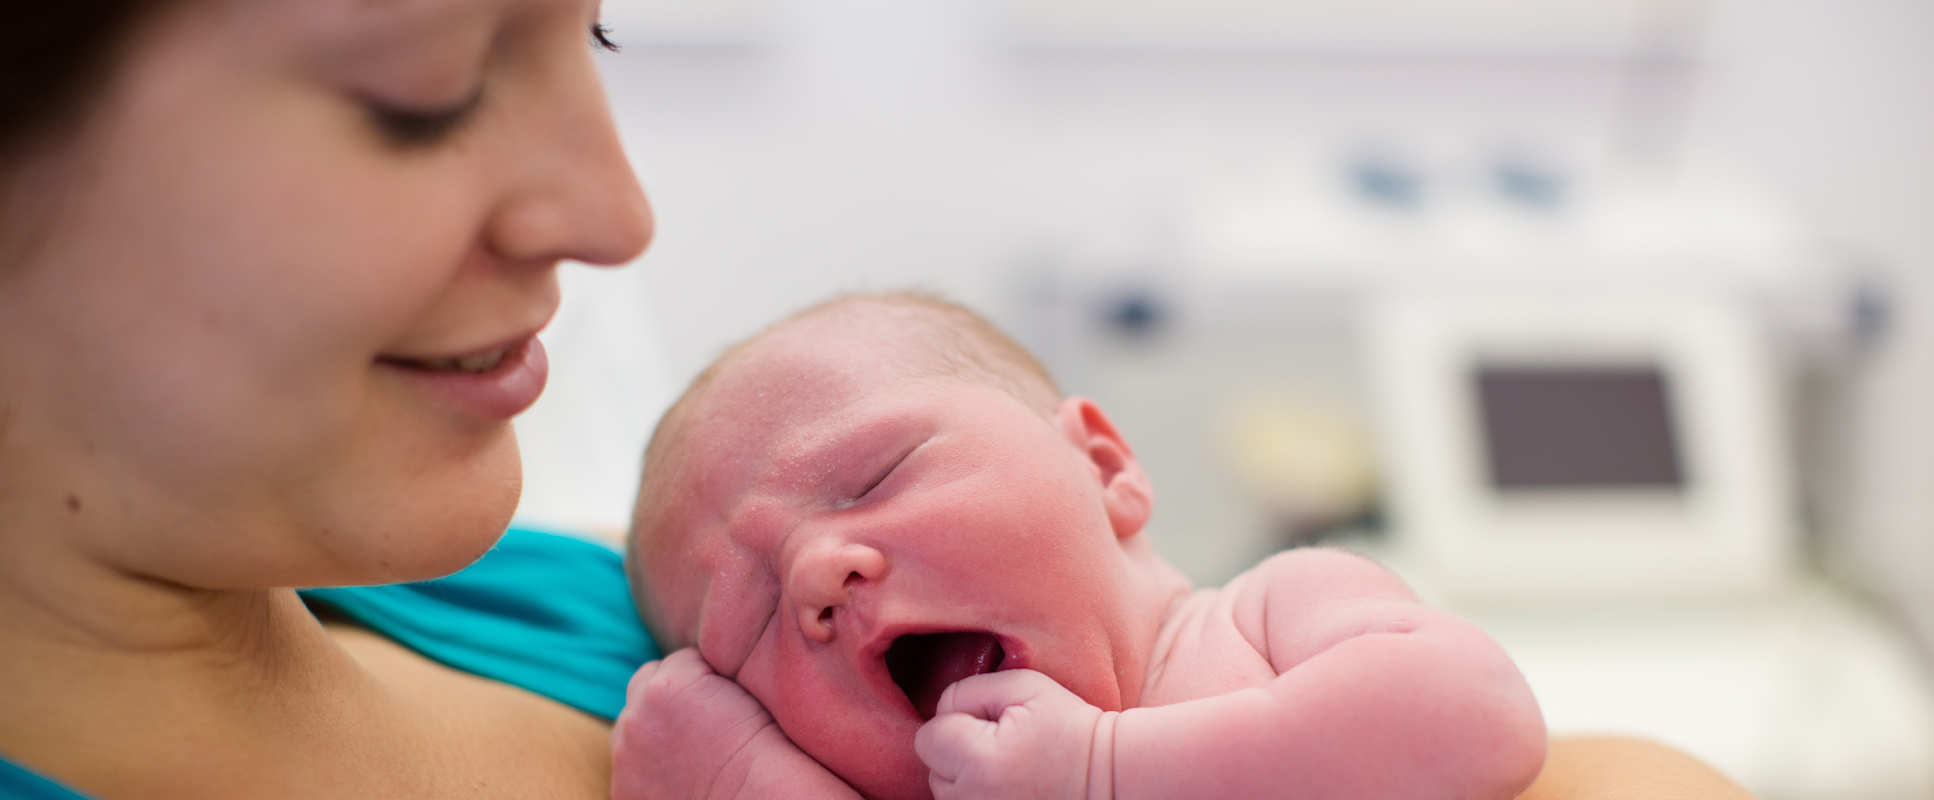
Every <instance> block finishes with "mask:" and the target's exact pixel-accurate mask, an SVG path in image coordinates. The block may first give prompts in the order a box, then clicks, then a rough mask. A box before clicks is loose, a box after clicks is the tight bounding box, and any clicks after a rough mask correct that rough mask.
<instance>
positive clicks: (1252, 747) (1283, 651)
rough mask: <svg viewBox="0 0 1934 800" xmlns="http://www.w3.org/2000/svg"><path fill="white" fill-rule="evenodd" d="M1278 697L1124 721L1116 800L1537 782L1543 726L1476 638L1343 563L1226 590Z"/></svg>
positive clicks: (1434, 791)
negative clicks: (1269, 670) (1266, 665)
mask: <svg viewBox="0 0 1934 800" xmlns="http://www.w3.org/2000/svg"><path fill="white" fill-rule="evenodd" d="M1228 591H1229V592H1231V593H1233V597H1232V598H1231V601H1232V603H1233V608H1234V613H1235V616H1236V620H1235V621H1236V627H1237V629H1238V630H1239V631H1241V632H1242V634H1243V636H1244V637H1245V638H1247V639H1248V640H1249V642H1250V644H1252V645H1254V646H1255V647H1256V649H1257V651H1258V652H1260V653H1262V654H1263V655H1264V656H1265V657H1266V658H1267V659H1268V660H1269V663H1270V664H1271V665H1272V666H1273V667H1274V668H1275V670H1276V672H1277V676H1276V678H1275V680H1273V681H1271V682H1270V683H1269V684H1268V685H1267V686H1263V687H1258V688H1253V689H1246V690H1242V691H1238V692H1234V693H1230V694H1225V695H1220V696H1216V697H1209V698H1204V699H1201V700H1195V701H1190V702H1186V703H1179V704H1176V705H1171V706H1162V707H1155V708H1139V709H1130V710H1128V711H1125V712H1122V714H1121V716H1120V719H1119V720H1117V721H1116V723H1115V725H1114V727H1113V736H1114V741H1113V743H1112V747H1111V748H1107V749H1105V750H1103V749H1102V748H1097V750H1098V751H1100V752H1105V753H1109V754H1111V755H1112V761H1113V765H1112V772H1113V776H1114V781H1113V783H1114V786H1115V789H1116V792H1115V796H1116V797H1121V798H1128V797H1212V796H1221V797H1246V796H1260V795H1259V794H1258V793H1259V792H1269V791H1277V792H1280V791H1292V792H1293V793H1294V794H1295V795H1296V796H1297V797H1307V798H1373V797H1393V798H1396V797H1403V798H1411V797H1458V798H1509V797H1512V796H1514V795H1516V794H1517V793H1518V792H1519V791H1520V790H1522V789H1523V788H1524V787H1525V786H1527V785H1529V784H1530V783H1531V781H1532V779H1533V778H1534V777H1536V776H1537V774H1538V769H1539V767H1540V766H1541V764H1542V763H1543V760H1544V753H1545V730H1544V720H1543V718H1542V717H1541V715H1540V714H1539V712H1538V705H1537V702H1536V700H1534V699H1533V698H1532V696H1531V691H1530V688H1529V687H1528V686H1526V685H1525V682H1524V678H1523V676H1522V675H1520V674H1519V672H1518V670H1517V668H1516V667H1515V666H1514V665H1512V663H1511V661H1510V659H1509V658H1507V657H1506V656H1505V654H1504V652H1503V650H1502V649H1500V648H1499V647H1498V646H1497V645H1496V644H1495V643H1493V642H1492V641H1491V640H1490V639H1489V638H1488V637H1486V636H1485V635H1484V634H1483V633H1482V632H1480V631H1479V630H1478V629H1477V628H1476V627H1475V626H1473V625H1471V624H1470V623H1468V622H1465V621H1463V620H1461V619H1458V618H1457V617H1455V616H1452V615H1450V614H1447V613H1444V612H1442V611H1438V610H1436V609H1432V608H1429V607H1427V606H1424V605H1422V604H1420V603H1419V602H1417V599H1416V597H1415V596H1414V595H1412V594H1411V593H1410V591H1409V589H1407V588H1406V587H1405V586H1404V585H1403V583H1402V582H1401V581H1399V580H1398V579H1397V578H1396V577H1395V576H1393V575H1391V574H1390V573H1388V572H1386V571H1385V570H1383V569H1382V568H1380V567H1378V566H1376V565H1375V564H1373V563H1371V562H1369V561H1367V560H1365V559H1362V558H1359V557H1357V556H1353V555H1350V554H1347V553H1343V552H1340V551H1333V550H1297V551H1292V552H1289V553H1285V554H1282V555H1278V556H1276V557H1274V558H1271V559H1270V560H1269V561H1267V562H1264V563H1263V564H1262V565H1260V566H1258V567H1257V568H1256V569H1255V570H1253V571H1251V572H1250V573H1248V574H1245V575H1244V576H1242V577H1240V578H1238V579H1237V580H1236V581H1234V582H1232V583H1231V584H1230V586H1229V587H1228Z"/></svg>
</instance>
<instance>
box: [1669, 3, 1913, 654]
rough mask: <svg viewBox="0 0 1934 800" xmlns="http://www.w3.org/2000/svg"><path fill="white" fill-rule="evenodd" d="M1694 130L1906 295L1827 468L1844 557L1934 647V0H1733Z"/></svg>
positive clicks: (1702, 142) (1861, 364) (1721, 23)
mask: <svg viewBox="0 0 1934 800" xmlns="http://www.w3.org/2000/svg"><path fill="white" fill-rule="evenodd" d="M1715 12H1716V17H1715V20H1716V24H1715V25H1714V26H1713V28H1712V31H1711V37H1710V40H1709V47H1708V52H1709V53H1710V58H1711V66H1710V68H1709V69H1707V70H1706V76H1705V78H1704V79H1703V80H1702V82H1701V87H1700V90H1699V94H1698V98H1697V102H1696V103H1695V105H1694V115H1693V119H1692V125H1691V129H1690V132H1689V137H1688V138H1689V140H1690V142H1691V147H1692V149H1693V150H1694V151H1696V152H1699V153H1702V154H1706V155H1708V156H1714V155H1715V154H1725V155H1726V156H1728V157H1731V158H1735V159H1739V160H1742V161H1746V162H1748V163H1750V164H1751V165H1752V167H1753V168H1754V169H1755V171H1756V172H1758V173H1759V174H1760V175H1761V176H1762V177H1763V178H1764V179H1765V180H1767V181H1768V182H1770V183H1771V184H1773V185H1774V186H1777V187H1778V188H1780V189H1781V190H1783V193H1784V195H1785V198H1786V200H1787V201H1788V202H1790V203H1792V204H1794V206H1795V207H1796V208H1797V209H1799V210H1800V211H1801V212H1802V213H1803V215H1804V218H1805V219H1807V220H1808V221H1809V222H1810V223H1811V224H1812V225H1813V226H1815V228H1816V229H1817V231H1818V234H1819V235H1820V237H1821V238H1822V239H1823V240H1824V241H1826V242H1830V243H1833V244H1834V250H1835V251H1837V252H1839V253H1842V254H1845V255H1848V256H1850V257H1852V258H1855V259H1858V261H1859V262H1860V263H1861V264H1862V265H1863V267H1864V268H1866V269H1871V270H1873V271H1874V272H1876V273H1878V277H1879V279H1880V281H1881V282H1882V283H1884V284H1888V285H1891V286H1892V287H1893V288H1895V289H1896V290H1897V294H1896V296H1895V300H1896V304H1897V305H1896V314H1895V322H1896V324H1895V328H1894V330H1893V332H1892V335H1891V337H1890V338H1889V339H1887V340H1886V341H1884V342H1883V345H1882V347H1881V348H1880V349H1879V350H1878V351H1876V352H1873V353H1871V354H1870V355H1869V356H1867V358H1866V359H1864V360H1862V361H1858V362H1854V363H1849V364H1848V365H1846V369H1847V374H1848V375H1850V376H1851V377H1852V380H1853V381H1854V382H1853V384H1852V386H1851V389H1852V394H1851V396H1850V397H1849V398H1848V399H1847V402H1846V405H1845V406H1844V407H1842V409H1841V410H1840V411H1839V413H1838V414H1837V415H1836V419H1834V420H1832V425H1833V427H1834V429H1835V430H1837V431H1839V432H1841V433H1842V434H1843V435H1844V436H1845V445H1846V449H1845V450H1843V451H1840V452H1829V453H1822V454H1821V457H1823V458H1831V459H1833V463H1832V464H1831V465H1829V468H1828V469H1825V470H1821V473H1822V474H1824V475H1827V476H1829V477H1830V478H1832V479H1836V480H1837V481H1839V482H1840V487H1841V488H1842V490H1843V491H1842V493H1841V494H1839V495H1838V497H1837V499H1834V500H1833V502H1832V503H1831V505H1830V506H1829V507H1827V508H1825V509H1823V512H1824V513H1825V518H1826V522H1827V523H1828V524H1829V526H1830V528H1831V530H1832V531H1833V533H1834V534H1835V539H1834V541H1833V542H1832V544H1833V545H1834V546H1835V550H1836V552H1838V553H1839V554H1840V555H1842V556H1844V557H1845V558H1847V559H1848V560H1849V561H1850V562H1851V566H1853V567H1854V568H1855V569H1857V570H1859V571H1861V572H1862V573H1864V574H1866V575H1869V576H1872V577H1873V578H1875V579H1877V580H1878V581H1879V582H1880V586H1881V589H1882V590H1883V593H1884V594H1885V596H1886V597H1887V598H1888V599H1889V600H1890V601H1891V602H1892V603H1894V604H1895V606H1896V607H1897V608H1898V609H1900V610H1901V611H1902V612H1904V613H1905V614H1907V615H1908V616H1909V617H1910V618H1911V619H1912V621H1913V622H1914V624H1915V625H1916V626H1917V627H1918V629H1919V630H1920V632H1921V634H1922V636H1921V639H1922V641H1923V642H1924V643H1929V644H1934V580H1929V577H1928V576H1929V574H1930V572H1934V417H1931V415H1930V413H1929V410H1930V409H1934V224H1930V222H1934V50H1930V48H1929V46H1928V45H1929V41H1930V39H1931V38H1934V4H1930V3H1927V2H1925V0H1864V1H1863V2H1858V3H1849V2H1832V1H1831V0H1724V1H1723V2H1720V3H1718V5H1717V6H1716V9H1715Z"/></svg>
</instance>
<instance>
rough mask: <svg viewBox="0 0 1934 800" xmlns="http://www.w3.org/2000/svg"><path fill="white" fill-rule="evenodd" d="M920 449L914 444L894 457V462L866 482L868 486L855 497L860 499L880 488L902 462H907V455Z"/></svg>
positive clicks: (854, 497)
mask: <svg viewBox="0 0 1934 800" xmlns="http://www.w3.org/2000/svg"><path fill="white" fill-rule="evenodd" d="M918 449H920V446H919V445H914V446H913V447H909V448H907V451H906V452H904V453H901V454H900V456H899V457H898V458H895V459H893V461H892V463H889V464H887V465H886V469H883V470H880V474H879V475H878V476H876V477H874V478H873V480H872V482H871V483H868V484H866V488H864V489H861V490H860V491H859V494H856V495H854V496H853V499H854V500H859V499H861V498H864V497H866V496H867V495H869V494H872V493H873V490H874V489H878V488H880V484H882V483H886V479H887V478H890V477H892V476H893V472H894V471H895V470H898V469H899V468H900V465H901V464H905V463H906V461H907V457H908V456H911V455H913V451H915V450H918Z"/></svg>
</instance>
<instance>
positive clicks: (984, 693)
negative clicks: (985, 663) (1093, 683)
mask: <svg viewBox="0 0 1934 800" xmlns="http://www.w3.org/2000/svg"><path fill="white" fill-rule="evenodd" d="M1051 692H1060V693H1063V694H1065V693H1067V690H1066V689H1063V688H1061V684H1058V683H1055V682H1054V679H1053V678H1049V677H1048V676H1046V675H1043V674H1041V673H1039V672H1035V671H1034V670H1031V669H1010V670H1004V671H1001V672H988V673H985V674H981V675H974V676H971V677H967V678H962V679H961V680H959V681H955V682H954V684H953V685H952V686H949V687H947V690H946V691H944V692H941V693H940V702H939V703H938V704H936V705H935V706H934V718H935V719H938V718H939V716H940V715H942V714H946V713H948V712H958V713H962V714H966V715H969V716H972V717H977V718H979V719H984V720H990V721H998V720H1000V718H1001V714H1002V713H1003V712H1005V711H1007V709H1008V708H1009V707H1011V706H1019V705H1026V704H1027V703H1028V702H1030V701H1032V700H1034V699H1035V698H1038V697H1041V696H1043V695H1044V694H1048V693H1051Z"/></svg>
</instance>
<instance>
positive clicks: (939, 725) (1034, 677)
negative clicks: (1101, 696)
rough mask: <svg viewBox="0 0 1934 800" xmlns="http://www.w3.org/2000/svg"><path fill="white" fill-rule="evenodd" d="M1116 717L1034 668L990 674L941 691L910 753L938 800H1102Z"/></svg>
mask: <svg viewBox="0 0 1934 800" xmlns="http://www.w3.org/2000/svg"><path fill="white" fill-rule="evenodd" d="M1117 716H1118V715H1117V714H1115V713H1113V712H1103V711H1102V710H1101V709H1099V708H1095V707H1094V706H1091V705H1088V704H1087V703H1086V702H1084V701H1083V700H1082V699H1081V698H1079V697H1076V696H1075V695H1074V693H1073V692H1070V691H1068V690H1067V689H1065V688H1062V686H1061V684H1058V683H1055V682H1054V680H1053V679H1051V678H1049V677H1048V676H1046V675H1043V674H1041V673H1039V672H1035V671H1034V670H1028V669H1017V670H1006V671H1002V672H991V673H987V674H985V675H975V676H973V677H971V678H966V679H964V680H962V681H960V682H959V683H956V684H954V685H952V686H949V687H947V691H946V692H945V693H944V694H942V695H941V696H940V704H939V706H938V707H937V708H936V710H935V712H934V717H933V719H932V720H929V721H928V722H927V724H925V725H923V726H921V727H920V732H919V733H918V734H917V735H915V736H914V739H913V748H914V751H915V752H917V753H919V755H920V760H921V761H922V762H924V763H925V764H926V765H927V770H928V775H927V783H928V785H929V786H931V787H932V788H933V794H934V797H935V798H936V800H954V799H955V798H1006V797H1029V798H1062V799H1069V798H1073V799H1077V800H1078V799H1081V798H1090V797H1099V798H1105V797H1109V796H1111V795H1112V794H1113V787H1112V785H1111V784H1112V775H1113V772H1114V769H1113V767H1114V765H1113V763H1112V760H1111V756H1110V752H1111V750H1112V741H1113V738H1114V724H1115V719H1116V717H1117Z"/></svg>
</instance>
